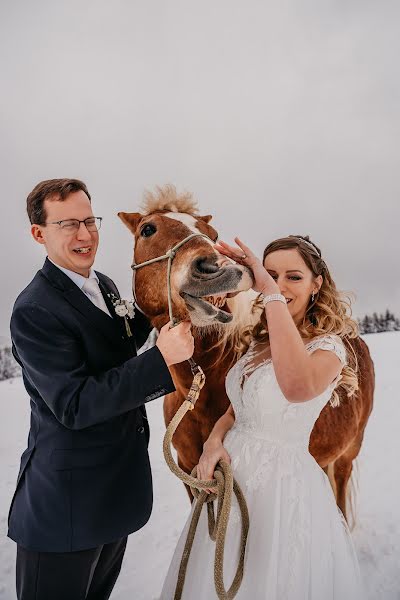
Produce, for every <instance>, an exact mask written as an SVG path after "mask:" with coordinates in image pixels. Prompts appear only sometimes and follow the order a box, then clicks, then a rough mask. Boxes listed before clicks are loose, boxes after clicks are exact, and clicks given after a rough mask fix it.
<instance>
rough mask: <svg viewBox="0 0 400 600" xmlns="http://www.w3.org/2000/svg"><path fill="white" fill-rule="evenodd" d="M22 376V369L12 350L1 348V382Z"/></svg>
mask: <svg viewBox="0 0 400 600" xmlns="http://www.w3.org/2000/svg"><path fill="white" fill-rule="evenodd" d="M19 375H21V368H20V366H19V364H18V363H17V362H16V360H15V358H14V357H13V355H12V352H11V348H8V347H7V346H6V347H4V348H0V381H3V380H4V379H11V378H12V377H18V376H19Z"/></svg>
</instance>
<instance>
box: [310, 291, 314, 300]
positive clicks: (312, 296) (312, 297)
mask: <svg viewBox="0 0 400 600" xmlns="http://www.w3.org/2000/svg"><path fill="white" fill-rule="evenodd" d="M311 302H314V292H313V293H312V295H311Z"/></svg>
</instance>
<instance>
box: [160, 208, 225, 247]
mask: <svg viewBox="0 0 400 600" xmlns="http://www.w3.org/2000/svg"><path fill="white" fill-rule="evenodd" d="M165 216H166V217H169V218H170V219H175V220H176V221H180V222H181V223H183V224H184V225H186V227H187V228H188V229H190V231H191V232H192V233H201V232H200V230H199V228H198V227H197V226H196V225H197V221H196V218H195V217H193V216H192V215H188V214H187V213H176V212H169V213H165ZM203 239H204V241H206V242H209V244H210V245H211V246H212V247H214V242H213V241H212V240H209V239H206V238H203Z"/></svg>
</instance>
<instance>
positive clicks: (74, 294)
mask: <svg viewBox="0 0 400 600" xmlns="http://www.w3.org/2000/svg"><path fill="white" fill-rule="evenodd" d="M42 273H43V275H44V276H45V277H46V278H47V279H48V280H49V282H50V283H51V284H52V285H53V286H54V287H55V288H57V289H58V290H59V291H60V293H62V295H63V297H64V298H65V300H66V301H67V302H69V304H71V306H73V307H74V308H75V309H76V310H77V311H79V312H80V313H81V314H82V315H83V316H84V317H86V319H87V320H88V321H89V323H90V325H91V326H92V327H94V328H95V329H96V331H100V332H101V333H102V334H103V335H104V336H105V337H106V338H107V339H108V341H110V342H112V343H113V344H118V345H121V340H122V330H121V326H120V324H119V323H118V322H116V319H114V318H110V317H109V316H108V315H107V314H106V313H105V312H104V311H102V310H101V309H100V308H98V307H97V306H95V305H94V304H93V302H91V301H90V300H89V298H88V297H87V296H86V295H85V294H84V293H83V292H82V290H80V289H79V287H78V286H77V285H76V284H75V283H74V282H73V281H72V280H71V279H70V278H69V277H68V276H67V275H66V274H65V273H63V272H62V271H61V270H60V269H58V268H57V267H56V266H55V265H53V263H51V262H50V261H49V260H48V259H47V258H46V262H45V264H44V266H43V268H42ZM100 289H101V290H102V292H103V295H104V291H103V290H106V288H105V285H104V283H103V282H101V285H100ZM107 293H110V292H109V291H105V301H106V304H107V306H108V308H109V310H110V314H111V315H113V314H115V311H114V308H113V307H112V305H111V308H110V306H109V298H108V297H107Z"/></svg>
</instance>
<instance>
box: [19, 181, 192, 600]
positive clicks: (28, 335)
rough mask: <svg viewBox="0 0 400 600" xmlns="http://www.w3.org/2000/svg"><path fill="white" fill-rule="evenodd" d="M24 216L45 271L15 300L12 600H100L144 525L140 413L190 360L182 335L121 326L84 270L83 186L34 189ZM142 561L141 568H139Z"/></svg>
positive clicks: (100, 279)
mask: <svg viewBox="0 0 400 600" xmlns="http://www.w3.org/2000/svg"><path fill="white" fill-rule="evenodd" d="M27 211H28V216H29V219H30V222H31V232H32V235H33V237H34V239H35V240H36V241H37V242H39V243H41V244H43V245H44V246H45V248H46V251H47V255H48V256H47V258H46V261H45V264H44V266H43V268H42V269H41V270H40V271H38V273H37V274H36V275H35V277H34V278H33V280H32V282H31V283H30V284H29V285H28V287H27V288H25V290H24V291H23V292H22V293H21V294H20V295H19V297H18V299H17V301H16V303H15V306H14V310H13V314H12V318H11V336H12V342H13V353H14V356H15V358H16V360H17V361H18V362H19V364H20V365H21V367H22V375H23V380H24V384H25V388H26V390H27V392H28V395H29V397H30V404H31V426H30V431H29V439H28V447H27V449H26V450H25V452H24V453H23V455H22V458H21V467H20V471H19V475H18V481H17V486H16V491H15V494H14V497H13V499H12V503H11V508H10V514H9V532H8V535H9V537H10V538H11V539H13V540H14V541H15V542H17V595H18V598H19V600H33V599H35V600H84V599H85V600H103V599H106V598H109V596H110V594H111V591H112V589H113V586H114V584H115V581H116V579H117V577H118V574H119V571H120V568H121V563H122V558H123V555H124V551H125V546H126V541H127V535H128V534H129V533H132V532H134V531H137V530H138V529H140V528H141V527H143V525H144V524H145V523H146V522H147V520H148V519H149V517H150V513H151V508H152V481H151V471H150V464H149V457H148V452H147V446H148V441H149V427H148V423H147V419H146V410H145V407H144V404H145V403H146V402H149V401H150V400H154V399H155V398H158V397H160V396H163V395H164V394H167V393H169V392H172V391H173V390H174V385H173V382H172V379H171V376H170V372H169V369H168V366H169V365H171V364H174V363H178V362H181V361H183V360H186V359H188V358H189V357H190V356H191V355H192V353H193V337H192V335H191V332H190V324H189V323H181V324H180V325H178V326H177V327H175V328H173V329H169V327H168V325H167V326H165V327H163V328H162V330H161V332H160V335H159V337H158V340H157V345H156V346H154V347H153V348H151V349H150V350H147V351H146V352H144V353H143V354H141V355H139V356H137V355H136V352H137V349H138V348H139V347H140V346H141V345H142V344H143V343H144V341H145V340H146V338H147V336H148V334H149V332H150V330H151V326H150V324H149V322H148V321H147V319H146V318H145V317H144V315H143V314H141V313H140V312H139V311H138V310H136V314H135V317H134V319H133V320H132V321H131V324H130V329H131V331H132V333H133V335H132V336H131V337H130V336H129V335H128V334H127V329H126V328H125V322H124V318H123V317H120V316H117V314H116V313H115V307H114V305H113V303H112V301H111V300H112V299H115V298H118V297H119V294H118V290H117V288H116V287H115V284H114V283H113V282H112V281H111V279H109V278H108V277H106V276H105V275H102V274H101V273H99V272H97V271H94V270H93V269H92V265H93V262H94V259H95V255H96V251H97V246H98V242H99V232H98V230H99V227H100V223H101V219H100V218H98V217H95V216H94V215H93V212H92V207H91V199H90V195H89V192H88V190H87V188H86V186H85V184H84V183H83V182H81V181H79V180H76V179H53V180H49V181H43V182H41V183H39V184H38V185H37V186H36V187H35V188H34V190H33V191H32V192H31V193H30V194H29V196H28V199H27ZM143 560H144V558H143Z"/></svg>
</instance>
